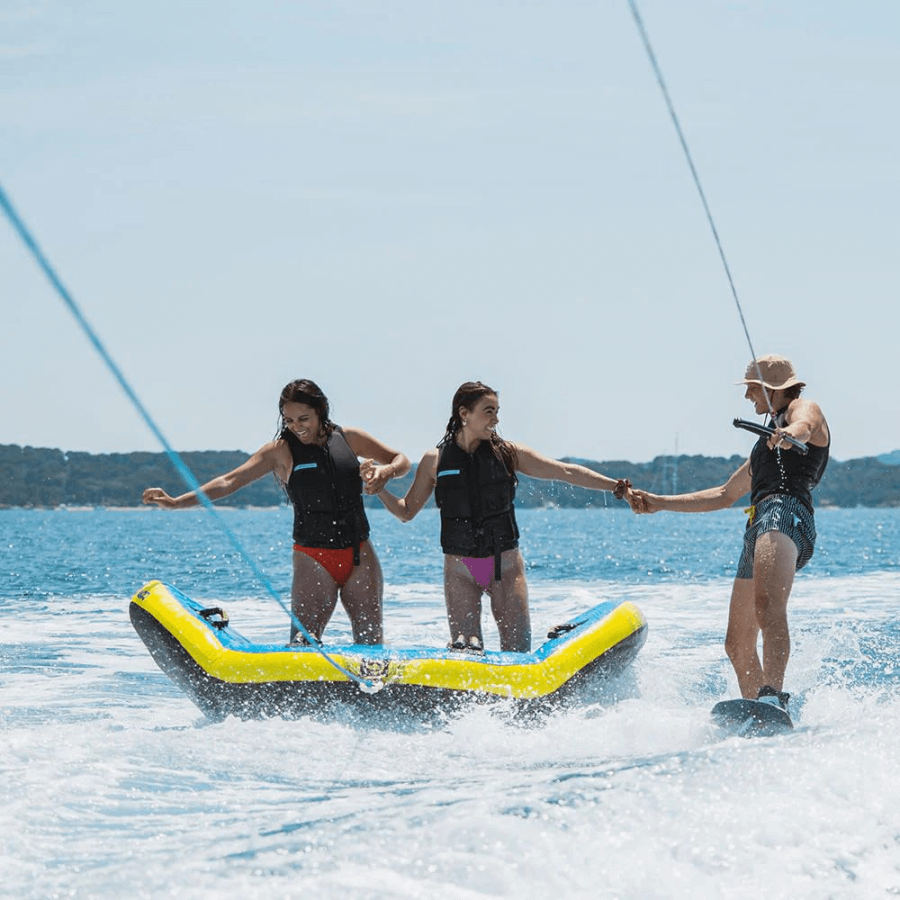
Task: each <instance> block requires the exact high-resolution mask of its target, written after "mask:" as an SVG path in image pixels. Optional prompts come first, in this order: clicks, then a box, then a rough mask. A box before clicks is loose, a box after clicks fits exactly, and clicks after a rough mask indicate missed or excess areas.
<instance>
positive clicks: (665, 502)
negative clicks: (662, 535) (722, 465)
mask: <svg viewBox="0 0 900 900" xmlns="http://www.w3.org/2000/svg"><path fill="white" fill-rule="evenodd" d="M749 490H750V460H747V461H746V462H745V463H744V464H743V465H742V466H741V467H740V468H739V469H738V470H737V471H736V472H735V473H734V474H733V475H732V476H731V477H730V478H729V479H728V481H726V482H725V484H720V485H719V486H718V487H712V488H706V489H704V490H702V491H692V492H691V493H689V494H651V493H649V492H648V491H641V490H638V489H637V488H635V489H634V490H633V491H631V492H630V494H629V495H627V499H628V503H629V505H630V506H631V508H632V510H633V511H634V512H636V513H655V512H659V511H660V510H669V511H671V512H712V511H713V510H716V509H725V508H726V507H728V506H733V505H734V504H735V503H736V502H737V501H738V500H740V498H741V497H743V496H744V494H746V493H747V491H749Z"/></svg>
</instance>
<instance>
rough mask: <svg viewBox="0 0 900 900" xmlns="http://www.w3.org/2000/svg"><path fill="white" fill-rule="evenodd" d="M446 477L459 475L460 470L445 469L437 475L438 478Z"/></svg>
mask: <svg viewBox="0 0 900 900" xmlns="http://www.w3.org/2000/svg"><path fill="white" fill-rule="evenodd" d="M444 475H459V469H443V470H442V471H440V472H438V473H437V477H438V478H442V477H443V476H444Z"/></svg>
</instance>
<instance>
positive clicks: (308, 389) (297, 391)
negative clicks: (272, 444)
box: [278, 378, 335, 437]
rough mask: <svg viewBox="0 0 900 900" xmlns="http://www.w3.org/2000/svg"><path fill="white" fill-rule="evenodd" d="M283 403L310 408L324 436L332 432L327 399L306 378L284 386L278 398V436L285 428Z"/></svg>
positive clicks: (332, 426)
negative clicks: (301, 404) (314, 413)
mask: <svg viewBox="0 0 900 900" xmlns="http://www.w3.org/2000/svg"><path fill="white" fill-rule="evenodd" d="M285 403H303V404H304V405H305V406H309V407H312V409H314V410H315V412H316V415H317V416H318V417H319V426H320V428H321V429H322V431H323V433H324V434H325V436H326V437H328V436H329V435H330V434H331V432H332V431H334V428H335V425H334V422H332V421H331V419H330V418H329V415H330V408H329V406H328V398H327V397H326V396H325V394H324V393H323V392H322V388H320V387H319V386H318V385H317V384H316V383H315V382H314V381H310V380H309V379H308V378H298V379H297V380H296V381H292V382H291V383H290V384H286V385H285V386H284V388H283V389H282V391H281V396H280V397H279V398H278V414H279V419H278V434H282V433H283V432H284V428H285V425H284V404H285Z"/></svg>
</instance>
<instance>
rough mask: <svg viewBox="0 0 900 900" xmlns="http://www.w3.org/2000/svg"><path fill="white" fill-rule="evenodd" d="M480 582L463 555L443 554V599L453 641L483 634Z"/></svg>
mask: <svg viewBox="0 0 900 900" xmlns="http://www.w3.org/2000/svg"><path fill="white" fill-rule="evenodd" d="M482 593H483V590H482V588H481V585H480V584H479V583H478V582H477V581H476V580H475V578H474V577H473V576H472V573H471V572H470V571H469V569H468V567H467V566H466V564H465V563H464V562H463V561H462V557H461V556H450V555H445V556H444V600H445V602H446V604H447V623H448V624H449V626H450V640H451V641H453V640H456V638H458V637H459V636H460V635H462V636H463V638H464V640H466V641H468V640H469V638H472V637H476V638H478V640H479V642H481V643H482V644H483V643H484V638H483V636H482V634H481V595H482Z"/></svg>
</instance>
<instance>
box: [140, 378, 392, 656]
mask: <svg viewBox="0 0 900 900" xmlns="http://www.w3.org/2000/svg"><path fill="white" fill-rule="evenodd" d="M278 408H279V412H280V413H281V427H280V429H279V434H278V436H277V437H276V438H275V440H273V441H270V442H269V443H268V444H265V445H264V446H262V447H260V449H259V450H257V451H256V453H254V454H253V456H251V457H250V458H249V459H248V460H247V461H246V462H245V463H243V465H240V466H238V467H237V468H236V469H234V470H233V471H231V472H228V473H226V474H225V475H220V476H219V477H218V478H214V479H213V480H212V481H210V482H208V483H207V484H204V485H203V486H202V487H201V490H202V491H203V492H204V494H206V496H207V497H209V499H210V500H219V499H221V498H222V497H227V496H228V495H229V494H233V493H234V492H235V491H237V490H239V489H240V488H242V487H244V486H245V485H248V484H250V483H251V482H253V481H256V480H257V479H259V478H262V477H263V476H264V475H268V474H270V473H272V474H274V475H275V477H276V478H277V479H278V480H279V481H280V482H281V484H282V485H283V486H284V488H285V491H286V492H287V495H288V497H289V498H290V500H291V503H292V504H293V507H294V577H293V582H292V585H291V608H292V611H293V613H294V616H295V617H296V618H297V619H298V620H299V621H300V622H301V624H302V625H303V627H304V628H305V629H306V630H307V631H308V632H309V633H310V634H311V635H312V637H314V638H315V639H316V640H317V641H321V639H322V634H323V632H324V631H325V626H326V625H327V624H328V622H329V620H330V619H331V615H332V613H333V612H334V609H335V607H336V606H337V601H338V596H340V600H341V603H342V604H343V606H344V609H345V610H346V611H347V615H348V617H349V619H350V625H351V627H352V629H353V641H354V643H357V644H381V643H383V640H384V634H383V624H382V593H383V580H382V575H381V564H380V563H379V561H378V557H377V555H376V554H375V550H374V548H373V547H372V544H371V543H370V542H369V523H368V520H367V519H366V513H365V510H364V508H363V502H362V492H363V476H362V468H361V467H360V463H359V460H360V458H363V459H364V460H365V462H364V463H363V468H364V470H365V489H366V492H367V493H375V492H377V491H379V490H381V489H382V488H383V487H384V485H385V484H386V483H387V482H388V481H389V480H390V479H391V478H395V477H399V476H402V475H405V474H406V473H407V472H408V471H409V460H408V459H407V458H406V457H405V456H404V455H403V454H402V453H398V452H397V451H396V450H392V449H391V448H390V447H388V446H387V445H386V444H383V443H382V442H381V441H379V440H378V439H377V438H374V437H372V436H371V435H370V434H367V433H366V432H365V431H361V430H360V429H358V428H340V427H338V426H337V425H335V424H334V423H333V422H332V421H331V420H330V418H329V404H328V399H327V397H326V396H325V395H324V394H323V393H322V390H321V389H320V388H319V387H318V385H316V384H315V382H312V381H309V380H307V379H301V380H298V381H292V382H291V383H290V384H288V385H286V386H285V388H284V390H283V391H282V392H281V397H280V399H279V403H278ZM143 500H144V503H155V504H157V505H158V506H163V507H166V508H168V509H180V508H184V507H189V506H196V505H197V503H198V500H197V495H196V493H195V492H194V491H190V492H188V493H186V494H181V495H180V496H178V497H171V496H169V494H167V493H166V492H165V491H164V490H163V489H162V488H158V487H153V488H147V489H146V490H145V491H144V496H143ZM291 641H292V642H298V643H303V642H305V639H304V638H303V636H302V633H298V629H297V628H296V627H295V626H294V625H292V626H291Z"/></svg>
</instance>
